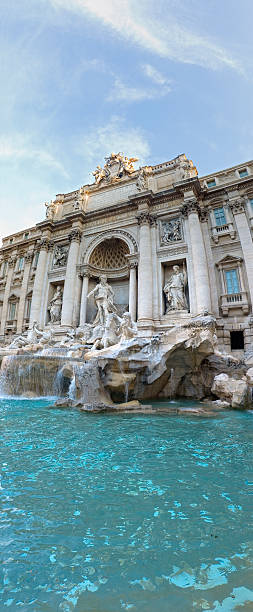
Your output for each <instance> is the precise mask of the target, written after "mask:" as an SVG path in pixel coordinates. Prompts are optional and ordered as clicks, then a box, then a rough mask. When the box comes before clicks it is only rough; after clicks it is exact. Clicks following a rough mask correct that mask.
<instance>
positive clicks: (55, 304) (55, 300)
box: [49, 285, 62, 323]
mask: <svg viewBox="0 0 253 612" xmlns="http://www.w3.org/2000/svg"><path fill="white" fill-rule="evenodd" d="M49 304H50V305H49V314H50V321H51V323H59V322H60V320H61V309H62V290H61V287H60V285H58V286H57V288H56V291H55V293H54V295H53V297H52V299H51V300H50V302H49Z"/></svg>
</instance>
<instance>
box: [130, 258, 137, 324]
mask: <svg viewBox="0 0 253 612" xmlns="http://www.w3.org/2000/svg"><path fill="white" fill-rule="evenodd" d="M129 266H130V274H129V312H130V315H131V318H132V321H136V298H137V295H136V290H137V282H136V268H137V261H131V262H130V264H129Z"/></svg>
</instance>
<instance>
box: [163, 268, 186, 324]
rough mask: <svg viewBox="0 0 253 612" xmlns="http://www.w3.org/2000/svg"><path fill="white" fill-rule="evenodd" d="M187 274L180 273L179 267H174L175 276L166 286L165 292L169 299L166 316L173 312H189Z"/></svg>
mask: <svg viewBox="0 0 253 612" xmlns="http://www.w3.org/2000/svg"><path fill="white" fill-rule="evenodd" d="M186 282H187V278H186V273H185V271H184V270H183V272H180V268H179V266H173V274H172V275H171V277H170V279H169V280H168V282H167V283H166V285H165V286H164V288H163V290H164V293H165V295H166V298H167V309H166V314H167V313H168V312H170V311H171V310H187V309H188V305H187V302H186V297H185V286H186Z"/></svg>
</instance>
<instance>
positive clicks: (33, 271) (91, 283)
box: [0, 153, 253, 351]
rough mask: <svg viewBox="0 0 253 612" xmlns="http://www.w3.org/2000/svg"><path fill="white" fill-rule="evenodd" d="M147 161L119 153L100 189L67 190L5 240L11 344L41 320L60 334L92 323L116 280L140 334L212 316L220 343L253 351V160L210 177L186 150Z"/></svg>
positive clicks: (100, 174)
mask: <svg viewBox="0 0 253 612" xmlns="http://www.w3.org/2000/svg"><path fill="white" fill-rule="evenodd" d="M136 161H137V160H136V159H134V158H132V159H128V158H126V157H125V156H124V155H123V154H122V153H119V154H113V153H112V154H111V156H110V157H108V158H106V159H105V165H104V167H103V168H101V167H100V166H97V169H96V170H95V172H93V175H94V183H93V184H92V185H85V186H83V187H81V188H80V189H79V190H77V191H73V192H71V193H67V194H58V195H57V196H56V198H55V200H54V201H52V202H51V203H50V204H48V203H46V205H45V206H46V218H45V220H44V221H42V222H41V223H38V224H37V225H36V226H35V227H30V228H28V229H25V230H24V231H22V232H17V233H15V234H12V235H11V236H7V237H6V238H4V239H3V244H2V248H1V250H0V321H1V330H0V340H1V341H2V343H4V342H9V341H10V339H11V337H14V336H15V335H19V334H22V333H25V332H26V331H27V330H28V328H29V327H30V328H31V327H32V325H33V323H34V322H35V321H36V322H37V325H38V327H40V329H44V328H45V327H47V326H48V325H50V324H51V326H53V327H54V331H55V333H56V334H59V336H60V335H61V334H64V333H66V331H67V330H69V329H71V328H78V327H80V328H83V327H84V326H85V324H86V323H91V324H92V322H93V320H94V317H95V314H96V304H95V301H94V292H93V289H94V288H95V287H97V283H98V280H99V278H100V277H101V276H106V277H107V283H108V284H109V285H110V287H111V288H112V290H113V294H112V295H114V297H113V299H114V305H115V307H116V309H117V312H118V314H119V316H121V315H122V314H123V312H125V311H128V310H129V312H130V314H131V317H132V320H133V321H137V326H138V330H139V334H140V335H143V336H145V335H147V336H150V335H153V334H156V333H158V332H159V331H164V330H166V329H168V328H170V327H171V326H174V325H180V324H183V323H185V322H187V321H188V320H189V321H190V320H191V318H192V317H194V316H196V315H203V314H207V313H210V314H212V315H213V316H214V317H215V319H216V329H217V331H216V333H217V337H218V344H219V346H220V347H221V348H224V349H226V350H227V351H230V350H239V349H243V348H244V349H247V348H250V345H252V342H253V316H252V304H253V242H252V232H253V161H251V162H248V163H246V164H239V165H238V166H235V167H233V168H229V169H226V170H222V171H219V172H216V173H215V174H210V175H208V176H204V177H198V173H197V170H196V168H195V166H194V165H193V163H192V162H191V161H190V160H188V159H187V158H186V156H185V155H179V156H178V157H176V158H175V159H173V160H171V161H168V162H165V163H161V164H159V165H156V166H145V167H142V168H139V169H138V170H136V169H135V167H134V165H133V164H134V163H135V162H136ZM103 282H105V283H106V279H104V281H103ZM92 292H93V293H92ZM90 294H91V295H90Z"/></svg>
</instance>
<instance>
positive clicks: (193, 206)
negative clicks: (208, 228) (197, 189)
mask: <svg viewBox="0 0 253 612" xmlns="http://www.w3.org/2000/svg"><path fill="white" fill-rule="evenodd" d="M180 211H181V213H182V215H183V217H185V218H186V217H188V215H190V214H191V213H198V214H200V206H199V204H198V202H197V200H196V198H191V199H189V200H187V201H186V202H184V204H183V205H182V206H181V208H180Z"/></svg>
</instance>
